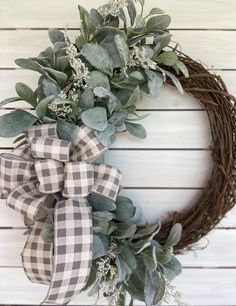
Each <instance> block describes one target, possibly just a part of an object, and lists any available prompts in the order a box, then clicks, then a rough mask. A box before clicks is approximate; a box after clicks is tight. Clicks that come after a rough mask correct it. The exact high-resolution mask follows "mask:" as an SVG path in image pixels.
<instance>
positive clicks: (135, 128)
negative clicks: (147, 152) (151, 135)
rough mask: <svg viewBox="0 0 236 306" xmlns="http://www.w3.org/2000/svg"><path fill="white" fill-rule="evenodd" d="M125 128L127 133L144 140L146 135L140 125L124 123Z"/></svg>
mask: <svg viewBox="0 0 236 306" xmlns="http://www.w3.org/2000/svg"><path fill="white" fill-rule="evenodd" d="M125 125H126V128H127V130H128V132H129V133H130V134H131V135H133V136H135V137H138V138H142V139H144V138H146V136H147V133H146V130H145V128H144V127H143V126H142V125H141V124H137V123H131V122H128V121H126V122H125Z"/></svg>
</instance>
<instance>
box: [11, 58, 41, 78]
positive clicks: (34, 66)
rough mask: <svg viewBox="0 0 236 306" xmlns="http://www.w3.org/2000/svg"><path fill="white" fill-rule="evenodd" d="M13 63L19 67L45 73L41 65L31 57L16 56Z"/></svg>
mask: <svg viewBox="0 0 236 306" xmlns="http://www.w3.org/2000/svg"><path fill="white" fill-rule="evenodd" d="M15 63H16V65H17V66H19V67H21V68H24V69H28V70H33V71H37V72H39V73H41V74H44V75H45V72H44V71H43V70H42V67H41V65H40V64H38V63H37V62H35V61H34V60H32V59H31V58H18V59H16V60H15Z"/></svg>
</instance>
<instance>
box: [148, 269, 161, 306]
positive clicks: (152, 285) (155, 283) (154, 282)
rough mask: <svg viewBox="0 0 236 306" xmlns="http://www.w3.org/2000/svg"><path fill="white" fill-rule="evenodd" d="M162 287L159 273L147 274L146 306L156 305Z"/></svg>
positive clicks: (149, 272)
mask: <svg viewBox="0 0 236 306" xmlns="http://www.w3.org/2000/svg"><path fill="white" fill-rule="evenodd" d="M159 286H160V274H159V273H158V272H157V271H153V272H151V271H148V270H146V272H145V285H144V296H145V303H146V306H153V305H154V297H155V294H156V292H157V290H158V288H159Z"/></svg>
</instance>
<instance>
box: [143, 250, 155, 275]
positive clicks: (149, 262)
mask: <svg viewBox="0 0 236 306" xmlns="http://www.w3.org/2000/svg"><path fill="white" fill-rule="evenodd" d="M141 255H142V258H143V262H144V264H145V266H146V267H147V269H148V270H150V271H155V270H156V269H157V258H156V248H155V246H154V245H152V246H150V247H149V248H147V249H146V250H145V251H143V252H142V253H141Z"/></svg>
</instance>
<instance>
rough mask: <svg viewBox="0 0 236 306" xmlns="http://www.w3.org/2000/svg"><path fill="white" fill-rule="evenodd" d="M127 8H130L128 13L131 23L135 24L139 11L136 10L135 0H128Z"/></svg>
mask: <svg viewBox="0 0 236 306" xmlns="http://www.w3.org/2000/svg"><path fill="white" fill-rule="evenodd" d="M127 9H128V13H129V18H130V23H131V25H133V24H134V21H135V18H136V16H137V11H136V8H135V5H134V1H133V0H128V6H127Z"/></svg>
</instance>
